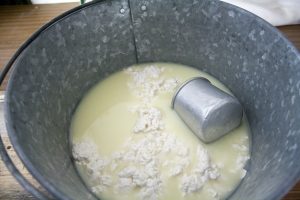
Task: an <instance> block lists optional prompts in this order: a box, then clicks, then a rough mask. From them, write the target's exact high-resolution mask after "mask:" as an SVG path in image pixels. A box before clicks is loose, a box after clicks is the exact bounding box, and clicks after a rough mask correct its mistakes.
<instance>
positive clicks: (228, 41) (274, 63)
mask: <svg viewBox="0 0 300 200" xmlns="http://www.w3.org/2000/svg"><path fill="white" fill-rule="evenodd" d="M129 2H130V8H131V10H130V12H129V4H128V3H129ZM129 2H128V1H125V0H114V1H101V2H97V3H93V4H90V5H89V6H86V7H84V8H83V9H80V10H76V11H74V12H72V13H69V15H67V16H64V17H61V18H59V19H57V20H56V21H55V22H53V23H52V24H51V25H48V26H47V28H45V29H44V30H43V31H40V32H38V33H37V34H36V35H35V36H34V37H33V38H31V41H29V42H28V46H27V47H26V48H25V49H24V50H23V51H22V52H21V55H20V56H18V59H17V61H16V62H15V63H14V71H13V73H12V76H11V79H10V81H9V86H8V90H7V94H6V95H7V99H6V113H5V114H6V121H7V128H8V133H9V135H10V138H11V141H12V143H13V145H14V148H15V150H16V151H17V153H18V155H19V156H20V158H21V159H22V161H23V162H24V164H25V166H26V167H27V168H28V170H29V171H30V172H31V173H32V174H33V176H34V177H35V178H36V179H37V180H38V181H39V182H40V183H41V184H42V185H43V186H44V187H45V188H46V189H47V190H48V191H50V192H51V193H52V194H53V195H54V196H55V197H56V199H64V200H65V199H70V200H71V199H96V198H95V197H94V196H92V195H91V193H90V192H89V191H88V190H87V188H86V187H85V185H84V184H83V183H82V181H81V179H80V178H79V176H78V174H77V172H76V170H75V168H74V166H73V164H72V158H71V155H70V148H69V140H68V138H69V133H68V131H69V125H70V120H71V116H72V114H73V112H74V110H75V108H76V105H77V104H78V103H79V102H80V100H81V98H82V97H83V96H84V94H85V93H86V91H87V90H88V89H89V88H90V87H91V86H92V85H94V84H95V83H96V82H98V81H100V80H101V79H103V78H104V77H106V76H107V75H109V74H111V73H112V72H115V71H117V70H120V69H122V68H123V67H125V66H128V65H131V64H134V63H137V62H155V61H157V62H158V61H159V62H162V61H165V62H174V63H181V64H185V65H189V66H192V67H195V68H198V69H200V70H204V71H206V72H208V73H209V74H211V75H212V76H214V77H216V78H217V79H219V80H220V81H221V82H223V83H224V84H225V85H226V86H227V87H229V89H230V90H231V91H232V92H233V93H234V94H235V95H236V97H237V98H238V99H239V100H240V101H241V104H242V105H243V108H244V109H245V113H246V115H247V117H248V120H249V123H250V127H251V130H252V149H253V151H252V157H251V161H250V163H249V169H248V171H249V173H248V174H247V176H246V177H245V179H244V181H243V182H242V184H241V185H240V186H239V188H238V189H237V190H236V192H235V193H234V194H233V195H232V196H231V197H230V199H231V200H240V199H243V200H253V199H255V200H273V199H280V198H281V197H282V196H283V195H284V194H285V193H286V192H287V191H288V190H289V189H290V188H291V187H292V186H293V184H295V183H296V181H297V180H298V179H299V176H300V159H299V155H300V124H299V123H298V122H299V121H300V115H299V113H300V94H299V93H298V92H297V91H299V89H300V84H299V80H300V68H299V65H300V56H299V53H298V52H297V50H296V49H295V48H294V47H293V46H292V45H291V44H290V43H289V42H288V41H287V40H286V39H285V38H284V37H283V36H282V35H281V34H280V33H278V31H277V30H276V29H275V28H273V27H272V26H271V25H269V24H267V23H266V22H264V21H263V20H261V19H259V18H257V17H255V16H254V15H252V14H250V13H248V12H246V11H244V10H241V9H238V8H236V7H234V6H231V5H228V4H225V3H222V2H219V1H214V0H199V1H179V0H169V1H159V0H154V1H140V0H139V1H134V0H130V1H129ZM141 6H146V7H147V9H141ZM122 8H123V9H124V10H125V12H120V9H122ZM122 11H123V10H122ZM131 27H132V28H131ZM134 38H135V39H134ZM120 120H121V119H120Z"/></svg>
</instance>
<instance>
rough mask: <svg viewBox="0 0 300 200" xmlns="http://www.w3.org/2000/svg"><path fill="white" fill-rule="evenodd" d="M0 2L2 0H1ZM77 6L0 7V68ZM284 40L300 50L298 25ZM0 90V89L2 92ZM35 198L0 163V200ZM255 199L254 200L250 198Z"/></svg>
mask: <svg viewBox="0 0 300 200" xmlns="http://www.w3.org/2000/svg"><path fill="white" fill-rule="evenodd" d="M0 1H1V0H0ZM77 5H78V4H76V3H68V4H54V5H23V6H21V5H19V6H0V68H1V69H2V67H3V66H4V65H5V64H6V63H7V61H8V60H9V58H10V57H11V56H12V55H13V53H14V52H15V51H16V50H17V48H18V47H19V46H20V45H21V44H22V43H23V42H24V41H25V40H26V39H27V38H28V37H29V36H30V35H32V33H33V32H35V31H36V30H37V29H38V28H39V27H40V26H42V25H43V24H45V23H46V22H48V21H49V20H51V19H52V18H54V17H56V16H57V15H59V14H61V13H63V12H64V11H67V10H69V9H71V8H73V7H75V6H77ZM278 29H279V30H280V31H282V32H283V33H284V34H285V35H286V36H287V38H288V39H289V40H290V41H291V42H292V43H293V44H294V45H295V46H296V47H297V48H298V49H300V25H294V26H283V27H278ZM5 85H6V83H5V84H4V87H1V90H4V89H5ZM1 97H2V92H0V133H1V137H2V138H3V139H4V142H5V145H6V148H7V150H8V152H9V154H10V155H11V157H12V159H13V160H14V162H15V163H16V165H17V166H18V168H19V169H20V170H21V172H23V173H24V174H25V176H26V177H27V178H28V179H29V180H30V181H32V182H33V183H34V185H36V186H37V187H39V186H38V184H37V183H36V182H35V181H34V180H33V179H32V177H31V176H30V174H29V173H28V172H27V171H26V169H25V168H24V166H23V165H22V163H21V162H20V161H19V159H18V157H17V156H16V154H15V152H14V150H13V147H12V146H11V144H10V142H9V139H8V137H7V134H6V130H5V127H4V120H3V112H2V110H3V100H2V99H1ZM33 199H35V198H34V197H33V196H32V195H30V194H29V193H28V192H27V191H25V190H24V189H23V188H22V187H21V186H20V185H19V184H18V183H17V182H16V180H15V179H14V178H13V177H12V176H11V174H10V173H9V172H8V171H7V169H6V168H5V165H4V163H3V162H2V161H1V160H0V200H33ZM253 200H255V199H253ZM284 200H300V182H299V183H298V184H297V185H296V186H295V187H294V188H293V189H292V190H291V191H290V192H289V193H288V194H287V196H286V197H285V198H284Z"/></svg>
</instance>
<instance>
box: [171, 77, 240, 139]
mask: <svg viewBox="0 0 300 200" xmlns="http://www.w3.org/2000/svg"><path fill="white" fill-rule="evenodd" d="M172 108H173V109H174V110H175V111H176V112H177V114H178V115H179V116H180V118H181V119H182V120H183V121H184V122H185V124H186V125H187V126H188V127H189V128H190V129H191V130H192V131H193V132H194V133H195V134H196V136H198V137H199V138H200V139H201V140H202V141H203V142H205V143H209V142H213V141H215V140H217V139H218V138H220V137H222V136H224V135H225V134H226V133H228V132H230V131H231V130H233V129H235V128H236V127H238V126H239V125H240V123H241V119H242V116H243V109H242V106H241V104H240V103H239V101H238V100H237V99H236V98H235V97H233V96H231V95H229V94H227V93H226V92H223V91H222V90H220V89H219V88H217V87H215V86H214V85H212V84H211V83H210V82H209V80H207V79H205V78H203V77H196V78H193V79H190V80H188V81H186V82H185V83H184V84H182V85H181V87H180V88H179V89H178V90H177V92H176V93H175V95H174V97H173V100H172Z"/></svg>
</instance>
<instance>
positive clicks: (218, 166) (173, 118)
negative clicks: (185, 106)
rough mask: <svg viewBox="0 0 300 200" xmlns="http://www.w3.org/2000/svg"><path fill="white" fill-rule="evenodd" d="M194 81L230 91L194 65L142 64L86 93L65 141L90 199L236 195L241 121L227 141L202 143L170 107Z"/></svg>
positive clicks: (204, 199) (244, 131)
mask: <svg viewBox="0 0 300 200" xmlns="http://www.w3.org/2000/svg"><path fill="white" fill-rule="evenodd" d="M196 76H202V77H205V78H207V79H208V80H210V81H211V83H212V84H214V85H215V86H217V87H219V88H220V89H222V90H224V91H226V92H229V90H228V89H227V88H226V87H225V86H224V85H222V84H221V83H220V82H219V81H218V80H216V79H215V78H213V77H212V76H210V75H208V74H206V73H204V72H201V71H199V70H196V69H194V68H190V67H187V66H183V65H178V64H171V63H147V64H140V65H135V66H131V67H129V68H127V69H125V70H123V71H120V72H117V73H115V74H112V75H111V76H109V77H107V78H106V79H104V80H103V81H101V82H100V83H98V84H97V85H95V86H94V87H93V88H92V89H91V90H90V91H89V92H88V93H87V94H86V96H85V97H84V98H83V100H82V101H81V103H80V104H79V106H78V108H77V110H76V112H75V114H74V116H73V120H72V123H71V128H70V133H71V135H70V137H71V143H72V152H73V157H74V160H75V165H76V167H77V169H78V172H79V174H80V175H81V177H82V179H83V181H84V182H85V183H86V184H87V186H88V187H89V188H90V189H91V191H92V192H93V193H94V194H95V195H96V196H98V197H99V198H101V199H107V200H117V199H122V200H124V199H125V200H126V199H128V200H134V199H137V200H140V199H143V200H163V199H167V200H168V199H170V200H171V199H172V200H180V199H187V200H196V199H201V200H212V199H225V198H227V197H228V196H229V195H230V194H231V193H232V192H233V191H234V190H235V188H236V187H237V186H238V184H239V183H240V182H241V180H242V179H243V177H244V176H245V175H246V172H247V171H246V170H245V169H244V168H245V165H246V163H247V161H248V159H249V134H250V131H249V127H248V123H247V121H246V118H244V119H243V120H242V124H241V125H240V126H239V127H238V128H237V129H235V130H234V131H232V132H230V133H229V134H227V135H226V136H224V137H222V138H221V139H219V140H217V141H216V142H213V143H210V144H204V143H202V142H201V141H200V140H199V139H198V138H197V137H196V136H195V135H194V134H193V132H191V131H190V130H189V128H188V127H187V126H186V125H185V124H184V122H183V121H182V120H181V119H180V118H179V117H178V116H177V114H176V112H175V111H174V110H172V108H171V101H172V97H173V94H174V92H175V91H176V88H178V87H179V85H180V84H181V83H183V82H184V81H186V80H187V79H190V78H192V77H196ZM229 93H230V92H229ZM244 116H245V115H244Z"/></svg>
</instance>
